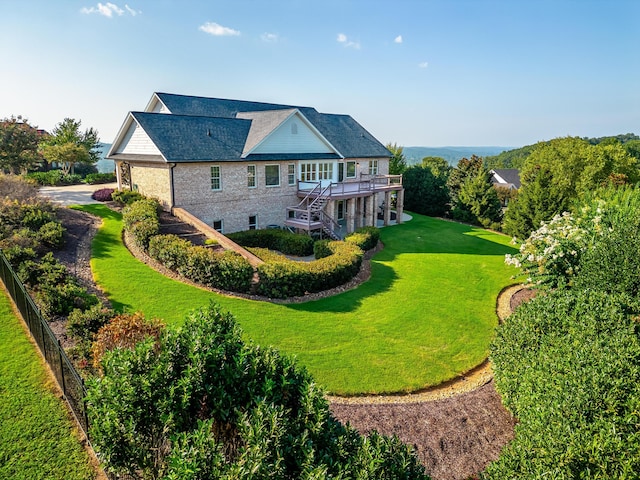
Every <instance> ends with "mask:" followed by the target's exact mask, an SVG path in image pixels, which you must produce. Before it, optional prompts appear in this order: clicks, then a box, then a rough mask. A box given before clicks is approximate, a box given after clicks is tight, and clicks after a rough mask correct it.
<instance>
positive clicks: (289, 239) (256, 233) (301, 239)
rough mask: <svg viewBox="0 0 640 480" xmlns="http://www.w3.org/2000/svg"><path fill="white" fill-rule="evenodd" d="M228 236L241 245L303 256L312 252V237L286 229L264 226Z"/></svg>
mask: <svg viewBox="0 0 640 480" xmlns="http://www.w3.org/2000/svg"><path fill="white" fill-rule="evenodd" d="M227 237H228V238H230V239H231V240H233V241H234V242H236V243H237V244H238V245H242V246H243V247H262V248H268V249H270V250H277V251H279V252H282V253H284V254H286V255H296V256H299V257H304V256H307V255H311V254H313V239H312V238H311V237H309V236H308V235H300V234H298V233H291V232H289V231H287V230H278V229H275V228H266V229H262V230H246V231H244V232H235V233H230V234H229V235H227Z"/></svg>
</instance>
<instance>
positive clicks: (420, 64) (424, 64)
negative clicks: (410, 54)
mask: <svg viewBox="0 0 640 480" xmlns="http://www.w3.org/2000/svg"><path fill="white" fill-rule="evenodd" d="M428 66H429V62H420V63H419V64H418V67H420V68H427V67H428Z"/></svg>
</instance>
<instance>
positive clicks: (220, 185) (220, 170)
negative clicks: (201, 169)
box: [209, 165, 222, 192]
mask: <svg viewBox="0 0 640 480" xmlns="http://www.w3.org/2000/svg"><path fill="white" fill-rule="evenodd" d="M214 168H217V169H218V176H217V178H218V188H213V179H214V178H216V177H214V176H213V169H214ZM209 171H210V173H211V177H210V182H211V191H212V192H220V191H222V169H221V168H220V165H211V168H210V170H209Z"/></svg>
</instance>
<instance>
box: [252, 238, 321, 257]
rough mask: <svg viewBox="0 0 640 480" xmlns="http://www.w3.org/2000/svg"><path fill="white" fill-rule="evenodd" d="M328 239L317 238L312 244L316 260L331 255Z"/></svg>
mask: <svg viewBox="0 0 640 480" xmlns="http://www.w3.org/2000/svg"><path fill="white" fill-rule="evenodd" d="M330 241H331V240H317V241H316V242H315V243H314V244H313V256H314V257H315V259H316V260H320V259H321V258H324V257H328V256H329V255H331V249H330V248H329V242H330ZM260 258H262V257H260ZM263 260H264V259H263Z"/></svg>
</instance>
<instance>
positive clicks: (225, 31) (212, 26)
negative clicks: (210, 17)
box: [198, 22, 240, 37]
mask: <svg viewBox="0 0 640 480" xmlns="http://www.w3.org/2000/svg"><path fill="white" fill-rule="evenodd" d="M198 30H202V31H203V32H204V33H208V34H209V35H213V36H214V37H229V36H236V35H240V32H239V31H238V30H234V29H233V28H229V27H223V26H222V25H220V24H218V23H216V22H206V23H205V24H204V25H200V26H199V27H198Z"/></svg>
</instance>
